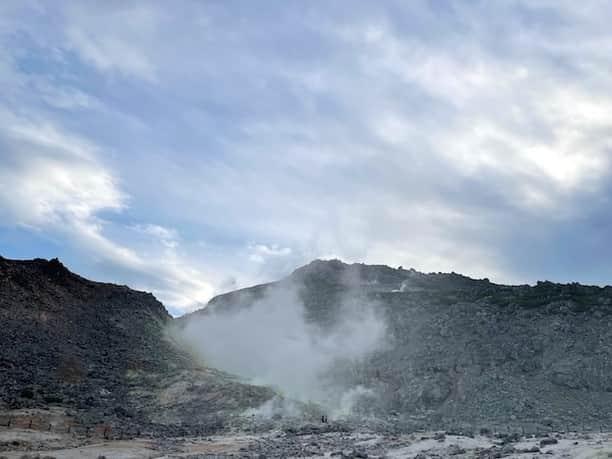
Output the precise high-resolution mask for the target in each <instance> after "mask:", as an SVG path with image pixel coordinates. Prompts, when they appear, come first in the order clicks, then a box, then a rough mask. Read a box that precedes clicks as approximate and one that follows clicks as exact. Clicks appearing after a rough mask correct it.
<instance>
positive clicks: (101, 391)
mask: <svg viewBox="0 0 612 459" xmlns="http://www.w3.org/2000/svg"><path fill="white" fill-rule="evenodd" d="M171 321H172V318H171V317H170V315H169V314H168V312H167V311H166V309H165V308H164V306H163V305H162V304H161V303H160V302H159V301H157V300H156V299H155V298H154V297H153V295H151V294H150V293H144V292H137V291H134V290H131V289H129V288H128V287H125V286H118V285H113V284H106V283H99V282H92V281H89V280H87V279H84V278H82V277H80V276H78V275H76V274H73V273H71V272H70V271H69V270H68V269H66V267H64V266H63V265H62V264H61V263H60V262H59V261H58V260H57V259H54V260H50V261H47V260H42V259H35V260H28V261H15V260H7V259H4V258H0V349H1V350H2V352H1V353H0V409H2V408H3V409H5V410H7V409H9V410H10V409H19V408H46V407H49V406H59V407H63V408H67V409H68V410H69V411H70V412H71V413H73V414H74V416H75V417H76V418H77V419H79V422H81V423H82V424H83V425H93V424H95V423H99V422H115V423H121V422H125V423H129V424H130V425H160V426H161V425H164V426H172V425H175V426H176V425H179V424H180V425H183V426H190V425H192V426H198V425H201V424H206V423H211V422H217V421H218V419H220V418H221V417H223V416H224V415H226V414H228V413H235V412H239V411H240V410H244V409H245V408H247V407H250V406H258V405H259V404H261V403H263V401H265V400H267V399H268V398H269V397H270V396H271V391H270V390H268V389H266V388H262V387H253V386H248V385H245V384H243V383H241V382H240V381H238V380H237V379H235V378H233V377H231V376H229V375H227V374H224V373H222V372H219V371H216V370H214V369H210V368H205V367H202V366H200V365H198V364H197V363H196V362H194V360H193V359H192V358H191V356H190V355H188V354H187V353H186V352H184V351H183V350H182V349H181V348H180V347H179V346H177V345H176V344H175V343H174V342H173V341H172V339H171V338H170V337H169V336H168V335H167V333H166V328H167V325H168V324H169V323H170V322H171Z"/></svg>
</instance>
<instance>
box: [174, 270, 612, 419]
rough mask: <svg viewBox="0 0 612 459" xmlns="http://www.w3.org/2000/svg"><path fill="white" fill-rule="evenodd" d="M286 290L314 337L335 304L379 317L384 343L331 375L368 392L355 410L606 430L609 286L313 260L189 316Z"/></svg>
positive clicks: (610, 408)
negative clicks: (369, 309) (501, 281)
mask: <svg viewBox="0 0 612 459" xmlns="http://www.w3.org/2000/svg"><path fill="white" fill-rule="evenodd" d="M285 288H293V289H296V290H297V292H298V295H299V297H300V298H301V300H302V302H303V304H304V310H305V316H306V318H307V320H308V321H310V322H311V323H314V324H317V325H318V326H319V327H321V329H325V328H326V327H331V326H333V324H334V323H336V322H338V321H341V320H342V317H341V314H342V312H341V308H340V306H339V305H340V304H344V305H346V304H359V303H360V302H367V303H370V304H372V305H374V307H375V308H376V309H377V310H378V311H379V312H380V313H381V314H383V315H384V317H385V321H386V324H387V330H388V331H387V335H388V340H387V343H386V346H384V347H383V348H381V349H379V350H377V351H375V352H373V353H371V354H370V355H369V356H368V357H367V358H366V359H364V360H363V361H361V362H359V363H358V364H355V362H352V363H350V364H346V365H337V366H336V367H335V368H334V369H333V371H332V372H331V376H330V377H333V378H334V379H335V380H336V381H343V382H344V383H345V384H346V385H347V386H349V387H350V386H357V385H361V386H363V387H366V388H368V389H370V390H371V392H370V395H369V397H368V398H365V399H364V400H362V403H361V405H360V406H361V409H362V410H363V411H364V412H368V413H370V414H376V415H378V416H381V417H384V418H396V419H397V420H398V422H406V423H416V424H422V425H429V426H432V425H435V426H437V427H445V426H446V427H448V426H452V425H465V424H469V425H472V426H476V425H495V424H498V425H504V426H505V425H506V424H520V425H522V426H529V425H530V424H545V425H549V426H550V425H552V426H554V427H555V428H564V429H565V428H566V426H569V427H571V428H577V429H580V428H581V427H584V426H585V425H587V426H601V425H608V426H609V425H610V424H612V287H605V288H601V287H596V286H584V285H579V284H555V283H551V282H538V283H537V285H535V286H528V285H521V286H504V285H496V284H493V283H491V282H489V281H488V280H487V279H483V280H475V279H470V278H468V277H464V276H461V275H458V274H454V273H452V274H442V273H437V274H436V273H432V274H423V273H419V272H416V271H414V270H405V269H402V268H399V269H393V268H389V267H387V266H368V265H361V264H353V265H347V264H344V263H342V262H339V261H315V262H313V263H311V264H309V265H307V266H304V267H302V268H300V269H298V270H296V271H295V272H294V273H293V274H292V275H291V276H289V277H288V278H286V279H283V280H281V281H279V282H275V283H271V284H265V285H260V286H256V287H253V288H248V289H243V290H240V291H236V292H231V293H228V294H225V295H221V296H218V297H216V298H214V299H213V300H211V302H210V304H209V306H208V308H207V309H206V310H204V311H200V312H196V313H195V314H196V316H197V315H204V316H205V315H206V314H215V313H221V314H224V313H230V312H231V311H234V312H235V311H240V310H241V308H247V307H251V306H252V305H253V304H256V303H257V300H258V299H261V298H263V297H265V296H266V295H269V294H270V293H271V292H273V291H274V290H277V289H285ZM183 320H185V321H188V320H189V317H187V318H184V319H183ZM372 394H374V395H372Z"/></svg>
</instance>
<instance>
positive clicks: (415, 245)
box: [0, 0, 612, 314]
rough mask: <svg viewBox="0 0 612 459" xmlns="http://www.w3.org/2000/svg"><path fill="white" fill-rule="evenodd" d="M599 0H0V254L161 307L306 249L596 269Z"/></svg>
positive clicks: (606, 240) (610, 34)
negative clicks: (112, 286)
mask: <svg viewBox="0 0 612 459" xmlns="http://www.w3.org/2000/svg"><path fill="white" fill-rule="evenodd" d="M610 23H612V10H611V9H610V8H609V4H608V3H607V2H597V1H582V2H575V1H567V2H564V1H559V0H551V1H525V2H522V1H501V0H500V1H495V2H490V1H465V2H462V1H458V0H457V1H449V2H446V1H438V0H435V1H434V0H432V1H410V2H406V1H393V0H389V1H381V2H370V1H364V2H359V1H356V0H346V1H329V2H328V1H311V2H304V1H295V2H294V1H282V2H276V1H263V0H262V1H257V2H251V1H235V2H234V1H231V0H223V1H213V0H210V1H180V0H177V1H175V2H164V1H159V2H155V1H148V2H139V1H104V2H102V1H100V2H97V1H85V2H84V1H75V2H70V1H59V0H58V1H52V2H48V1H39V2H36V1H28V0H15V1H10V0H9V1H3V2H1V3H0V88H2V89H1V90H0V254H2V255H4V256H5V257H10V258H31V257H47V258H48V257H55V256H58V257H59V258H60V259H61V260H62V261H63V262H64V263H65V264H66V265H67V266H68V267H70V268H71V269H73V270H75V271H77V272H79V273H81V274H82V275H85V276H87V277H91V278H94V279H98V280H105V281H113V282H118V283H122V284H128V285H130V286H132V287H134V288H138V289H143V290H147V291H152V292H154V294H156V295H157V296H158V298H160V299H161V300H162V301H163V302H164V303H165V304H166V305H167V306H168V307H169V308H170V309H171V311H172V312H173V313H175V314H179V313H181V312H182V311H187V310H190V309H192V308H194V307H197V306H198V305H201V304H203V303H205V302H206V301H207V300H208V299H209V298H210V296H211V295H214V294H215V293H219V292H222V291H226V290H229V289H233V288H237V287H243V286H247V285H250V284H253V283H257V282H262V281H268V280H272V279H276V278H278V277H280V276H282V275H285V274H287V273H289V272H291V270H293V269H294V268H295V267H297V266H299V265H301V264H304V263H306V262H308V261H310V260H311V259H313V258H316V257H339V258H341V259H343V260H345V261H350V262H356V261H364V262H368V263H384V264H389V265H391V266H397V265H403V266H404V267H409V266H410V267H414V268H416V269H419V270H422V271H452V270H454V271H457V272H462V273H465V274H468V275H471V276H475V277H489V278H491V280H494V281H497V282H511V283H519V282H520V283H523V282H527V283H533V282H535V281H536V280H538V279H551V280H556V281H571V280H578V281H581V282H586V283H596V284H606V283H610V282H611V281H610V279H611V277H612V263H611V261H610V260H611V259H612V244H610V241H611V239H610V234H612V206H611V203H610V196H612V187H611V185H612V182H611V180H610V171H611V169H610V159H611V155H610V151H611V148H612V31H611V30H612V29H610Z"/></svg>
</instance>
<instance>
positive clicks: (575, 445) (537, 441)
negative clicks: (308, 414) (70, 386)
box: [0, 428, 612, 459]
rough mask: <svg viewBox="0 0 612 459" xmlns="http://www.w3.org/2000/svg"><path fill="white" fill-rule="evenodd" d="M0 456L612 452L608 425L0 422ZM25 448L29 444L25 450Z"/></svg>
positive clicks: (519, 457) (195, 458)
mask: <svg viewBox="0 0 612 459" xmlns="http://www.w3.org/2000/svg"><path fill="white" fill-rule="evenodd" d="M0 445H9V446H4V447H3V448H2V449H3V451H2V452H0V458H6V459H24V458H31V459H33V458H46V459H52V458H54V459H100V458H101V457H105V458H108V459H111V458H112V459H152V458H156V459H162V458H164V459H171V458H187V459H203V458H214V457H236V458H253V457H256V458H258V459H263V458H303V457H310V458H313V459H314V458H325V457H327V458H334V457H335V458H339V459H342V458H345V459H346V458H354V459H356V458H370V459H375V458H387V459H396V458H397V459H400V458H402V459H403V458H406V459H428V458H431V459H433V458H438V459H443V458H456V459H466V458H479V459H489V458H508V459H528V458H540V457H541V458H573V459H596V458H607V457H612V433H607V432H606V433H599V432H598V433H591V434H584V433H582V434H578V433H549V434H544V435H542V436H537V437H536V436H529V437H521V436H520V435H506V436H497V437H493V436H485V435H476V436H463V435H455V434H445V433H444V432H415V433H411V434H398V435H383V434H380V433H375V432H368V431H362V432H357V431H350V432H326V431H325V430H321V431H317V432H310V433H304V432H299V433H297V434H296V433H288V432H286V431H279V430H272V431H268V432H263V433H249V432H237V433H233V434H232V433H226V434H224V435H213V436H204V437H176V438H172V439H168V438H165V439H152V438H135V439H131V440H105V439H100V438H97V439H92V438H79V437H78V436H76V435H74V434H72V435H71V434H68V433H63V434H49V433H45V432H38V431H33V430H27V429H10V430H8V429H1V428H0ZM25 451H27V452H25Z"/></svg>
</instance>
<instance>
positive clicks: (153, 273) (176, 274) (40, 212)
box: [0, 114, 215, 311]
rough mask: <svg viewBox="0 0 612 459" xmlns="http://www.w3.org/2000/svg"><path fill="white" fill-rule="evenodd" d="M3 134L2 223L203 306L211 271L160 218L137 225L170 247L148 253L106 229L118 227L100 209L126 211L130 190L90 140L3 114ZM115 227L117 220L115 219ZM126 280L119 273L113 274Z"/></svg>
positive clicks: (180, 303)
mask: <svg viewBox="0 0 612 459" xmlns="http://www.w3.org/2000/svg"><path fill="white" fill-rule="evenodd" d="M3 121H4V122H3V127H2V129H1V130H0V139H1V140H3V141H5V142H7V146H8V149H7V150H5V153H4V155H3V156H2V157H1V158H0V213H1V214H3V215H4V218H3V226H15V225H17V226H19V225H20V226H23V227H27V228H32V229H36V230H39V231H43V232H45V233H49V234H55V235H57V236H58V237H61V238H62V239H65V240H67V241H68V242H69V243H70V244H72V245H73V247H75V249H76V250H78V251H79V252H81V253H82V254H87V255H88V256H89V257H91V258H92V260H93V261H94V262H99V263H106V264H110V265H111V266H114V267H115V268H120V269H121V270H123V271H124V272H128V273H132V275H133V276H136V277H135V279H139V278H141V279H143V280H141V281H138V280H135V285H133V286H134V287H137V288H144V289H147V290H152V291H153V292H154V293H155V294H156V295H158V296H159V298H160V299H161V300H162V301H164V302H166V303H167V304H169V305H171V306H173V307H175V308H177V309H179V310H183V311H188V310H191V309H193V308H196V307H201V306H202V305H203V304H205V303H206V301H208V299H210V297H211V296H212V294H213V293H214V291H215V289H214V288H213V286H212V285H211V284H210V282H209V281H208V280H206V278H205V277H206V276H204V274H203V273H202V272H200V271H199V270H198V269H195V268H194V267H193V266H190V265H189V264H186V263H185V262H184V261H183V260H182V259H181V257H180V256H179V255H178V254H177V253H176V251H175V249H176V248H177V246H178V233H177V232H176V231H175V230H173V229H169V228H164V227H162V226H160V225H155V224H144V225H133V226H132V229H134V230H136V231H135V232H138V233H141V234H145V235H148V236H152V237H153V238H154V239H155V240H156V241H158V242H160V243H161V244H162V245H163V246H164V248H165V249H166V250H164V251H158V250H156V249H155V247H154V246H153V247H149V249H148V250H147V251H144V252H145V253H148V255H146V256H145V255H143V254H142V253H139V252H138V251H136V250H134V249H132V248H130V247H127V246H124V245H122V244H121V243H119V242H117V241H115V240H113V239H111V238H109V237H108V236H106V235H105V228H106V227H108V226H113V223H111V222H110V221H105V220H103V219H102V218H101V217H100V216H99V214H100V213H101V212H108V211H114V212H121V211H124V210H125V209H126V206H127V196H126V195H125V194H124V193H123V192H121V191H120V189H119V185H118V181H117V180H116V178H115V177H114V175H113V174H112V172H110V171H109V170H108V169H107V168H105V167H104V165H103V164H101V163H100V162H99V160H98V159H97V156H96V154H95V153H94V152H96V151H97V150H98V149H97V147H95V146H93V145H91V144H90V143H89V142H87V141H85V140H83V139H81V138H78V137H75V136H71V135H67V134H65V133H64V132H62V131H60V130H59V129H58V128H57V127H55V126H53V125H50V124H47V123H42V124H37V123H36V121H32V120H25V119H19V118H17V117H15V116H12V115H7V114H4V116H3ZM115 226H116V225H115ZM113 280H115V281H117V282H121V281H122V279H113Z"/></svg>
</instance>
